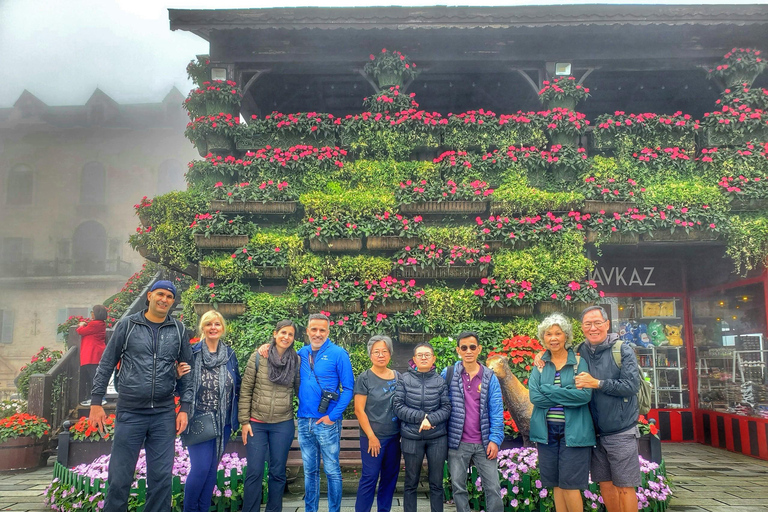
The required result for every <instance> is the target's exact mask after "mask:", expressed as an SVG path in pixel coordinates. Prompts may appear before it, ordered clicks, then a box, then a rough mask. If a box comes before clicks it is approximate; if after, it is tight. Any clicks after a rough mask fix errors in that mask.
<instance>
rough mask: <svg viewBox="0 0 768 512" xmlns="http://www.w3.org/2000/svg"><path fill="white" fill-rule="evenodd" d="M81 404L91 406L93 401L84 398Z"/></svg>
mask: <svg viewBox="0 0 768 512" xmlns="http://www.w3.org/2000/svg"><path fill="white" fill-rule="evenodd" d="M80 405H82V406H83V407H90V406H91V401H90V400H83V401H82V402H80Z"/></svg>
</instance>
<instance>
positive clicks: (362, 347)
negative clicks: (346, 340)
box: [347, 343, 371, 379]
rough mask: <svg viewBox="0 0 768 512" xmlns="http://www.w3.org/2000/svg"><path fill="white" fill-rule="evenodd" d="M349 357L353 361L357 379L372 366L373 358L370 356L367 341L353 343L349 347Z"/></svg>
mask: <svg viewBox="0 0 768 512" xmlns="http://www.w3.org/2000/svg"><path fill="white" fill-rule="evenodd" d="M347 350H348V352H349V359H350V361H351V362H352V374H354V376H355V379H357V377H358V376H359V375H360V374H361V373H363V372H364V371H365V370H367V369H368V368H370V367H371V358H370V357H368V345H367V344H366V343H353V344H352V346H350V347H349V348H348V349H347Z"/></svg>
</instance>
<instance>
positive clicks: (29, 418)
mask: <svg viewBox="0 0 768 512" xmlns="http://www.w3.org/2000/svg"><path fill="white" fill-rule="evenodd" d="M50 429H51V427H50V425H48V422H47V421H46V420H45V418H40V417H37V416H35V415H34V414H28V413H26V412H21V413H16V414H12V415H10V416H8V417H5V418H2V419H0V471H9V470H12V469H29V468H35V467H38V466H40V465H41V463H42V453H43V448H44V447H45V441H46V440H47V437H46V436H47V435H48V432H49V431H50Z"/></svg>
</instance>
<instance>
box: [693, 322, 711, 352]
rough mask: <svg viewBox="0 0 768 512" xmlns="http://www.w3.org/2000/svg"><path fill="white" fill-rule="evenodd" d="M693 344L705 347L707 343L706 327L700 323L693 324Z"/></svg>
mask: <svg viewBox="0 0 768 512" xmlns="http://www.w3.org/2000/svg"><path fill="white" fill-rule="evenodd" d="M693 344H694V345H696V346H697V347H706V346H707V345H709V338H708V337H707V328H706V326H704V325H701V324H694V326H693Z"/></svg>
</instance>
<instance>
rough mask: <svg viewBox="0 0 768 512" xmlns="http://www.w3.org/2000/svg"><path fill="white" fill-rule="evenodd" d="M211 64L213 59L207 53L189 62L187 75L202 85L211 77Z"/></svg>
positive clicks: (196, 83)
mask: <svg viewBox="0 0 768 512" xmlns="http://www.w3.org/2000/svg"><path fill="white" fill-rule="evenodd" d="M210 64H211V61H210V59H209V58H208V56H207V55H204V56H200V57H198V58H197V59H195V60H191V61H189V64H187V76H188V77H189V79H190V80H192V81H193V82H194V83H195V85H198V86H200V85H202V84H203V82H205V81H207V80H210V78H211V70H210Z"/></svg>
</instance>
